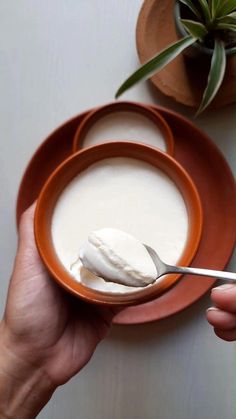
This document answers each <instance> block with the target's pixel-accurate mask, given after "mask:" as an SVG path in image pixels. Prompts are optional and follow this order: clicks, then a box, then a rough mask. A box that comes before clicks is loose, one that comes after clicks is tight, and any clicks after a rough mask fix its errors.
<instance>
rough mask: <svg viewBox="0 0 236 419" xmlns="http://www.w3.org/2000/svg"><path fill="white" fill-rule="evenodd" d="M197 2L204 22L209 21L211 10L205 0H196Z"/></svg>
mask: <svg viewBox="0 0 236 419" xmlns="http://www.w3.org/2000/svg"><path fill="white" fill-rule="evenodd" d="M198 2H199V4H200V6H201V9H202V13H203V16H204V18H205V21H206V23H209V22H210V21H211V11H210V8H209V4H208V2H207V0H198Z"/></svg>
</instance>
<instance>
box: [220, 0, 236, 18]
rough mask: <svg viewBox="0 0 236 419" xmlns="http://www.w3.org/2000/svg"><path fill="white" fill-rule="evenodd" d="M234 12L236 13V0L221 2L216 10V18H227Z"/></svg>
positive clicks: (222, 0) (223, 0)
mask: <svg viewBox="0 0 236 419" xmlns="http://www.w3.org/2000/svg"><path fill="white" fill-rule="evenodd" d="M234 11H236V0H221V2H220V3H219V5H218V7H217V10H216V16H217V17H220V16H225V15H227V14H229V13H231V12H234Z"/></svg>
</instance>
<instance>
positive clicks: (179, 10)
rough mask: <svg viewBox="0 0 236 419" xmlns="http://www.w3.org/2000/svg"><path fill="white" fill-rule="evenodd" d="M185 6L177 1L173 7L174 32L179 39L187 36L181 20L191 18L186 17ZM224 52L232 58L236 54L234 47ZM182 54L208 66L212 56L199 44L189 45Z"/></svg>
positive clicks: (210, 49)
mask: <svg viewBox="0 0 236 419" xmlns="http://www.w3.org/2000/svg"><path fill="white" fill-rule="evenodd" d="M186 10H187V8H186V6H184V4H180V3H179V1H178V0H177V1H176V2H175V6H174V19H175V26H176V31H177V33H178V35H179V37H180V38H184V37H185V36H187V35H189V34H188V32H187V31H186V29H185V28H184V26H183V25H182V23H181V21H180V20H181V18H191V16H188V14H187V16H186ZM225 50H226V56H227V57H229V56H232V55H235V54H236V47H228V48H226V49H225ZM183 54H184V55H185V56H186V57H190V58H197V59H198V58H201V61H202V62H204V63H206V64H209V63H210V61H211V57H212V54H213V49H212V48H208V47H206V46H205V45H204V44H203V43H201V42H199V41H198V42H195V44H193V45H191V46H190V47H189V48H187V49H186V50H184V51H183Z"/></svg>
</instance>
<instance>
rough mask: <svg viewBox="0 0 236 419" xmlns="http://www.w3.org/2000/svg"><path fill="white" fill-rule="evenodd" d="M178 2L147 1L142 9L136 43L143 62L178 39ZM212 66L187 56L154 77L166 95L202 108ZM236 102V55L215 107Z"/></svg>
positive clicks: (228, 64) (175, 61)
mask: <svg viewBox="0 0 236 419" xmlns="http://www.w3.org/2000/svg"><path fill="white" fill-rule="evenodd" d="M174 4H175V0H145V1H144V3H143V6H142V8H141V10H140V13H139V17H138V21H137V28H136V44H137V51H138V55H139V59H140V62H141V63H142V64H143V63H145V62H146V61H148V60H149V59H150V58H151V57H153V56H154V55H155V54H157V53H158V51H161V50H162V49H163V48H166V47H167V46H168V45H169V44H171V43H173V42H175V41H177V40H178V35H177V32H176V27H175V21H174ZM208 70H209V66H208V65H205V64H204V65H203V63H202V62H201V63H197V65H196V60H193V59H191V58H189V57H186V56H185V55H184V54H180V55H179V56H178V57H177V58H176V59H175V60H173V61H172V62H171V63H169V64H168V65H167V66H166V67H164V68H163V69H162V70H161V71H160V72H158V73H157V74H155V75H154V76H153V77H152V78H151V82H152V83H153V84H154V86H156V87H157V88H158V89H159V90H160V91H161V92H162V93H164V94H165V95H167V96H170V97H172V98H173V99H175V100H176V101H177V102H180V103H183V104H185V105H187V106H193V107H198V106H199V104H200V101H201V97H202V94H203V91H204V89H205V86H206V83H207V77H208ZM235 101H236V55H234V56H233V55H232V56H229V57H228V58H227V68H226V74H225V79H224V82H223V84H222V86H221V88H220V90H219V92H218V93H217V96H216V98H215V99H214V101H213V102H212V105H211V106H212V107H219V106H223V105H227V104H230V103H233V102H235Z"/></svg>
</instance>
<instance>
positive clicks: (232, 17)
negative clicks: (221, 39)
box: [216, 12, 236, 25]
mask: <svg viewBox="0 0 236 419" xmlns="http://www.w3.org/2000/svg"><path fill="white" fill-rule="evenodd" d="M218 23H229V24H232V25H233V24H236V12H232V13H229V14H228V15H227V16H222V17H218V18H217V19H216V25H218Z"/></svg>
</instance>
